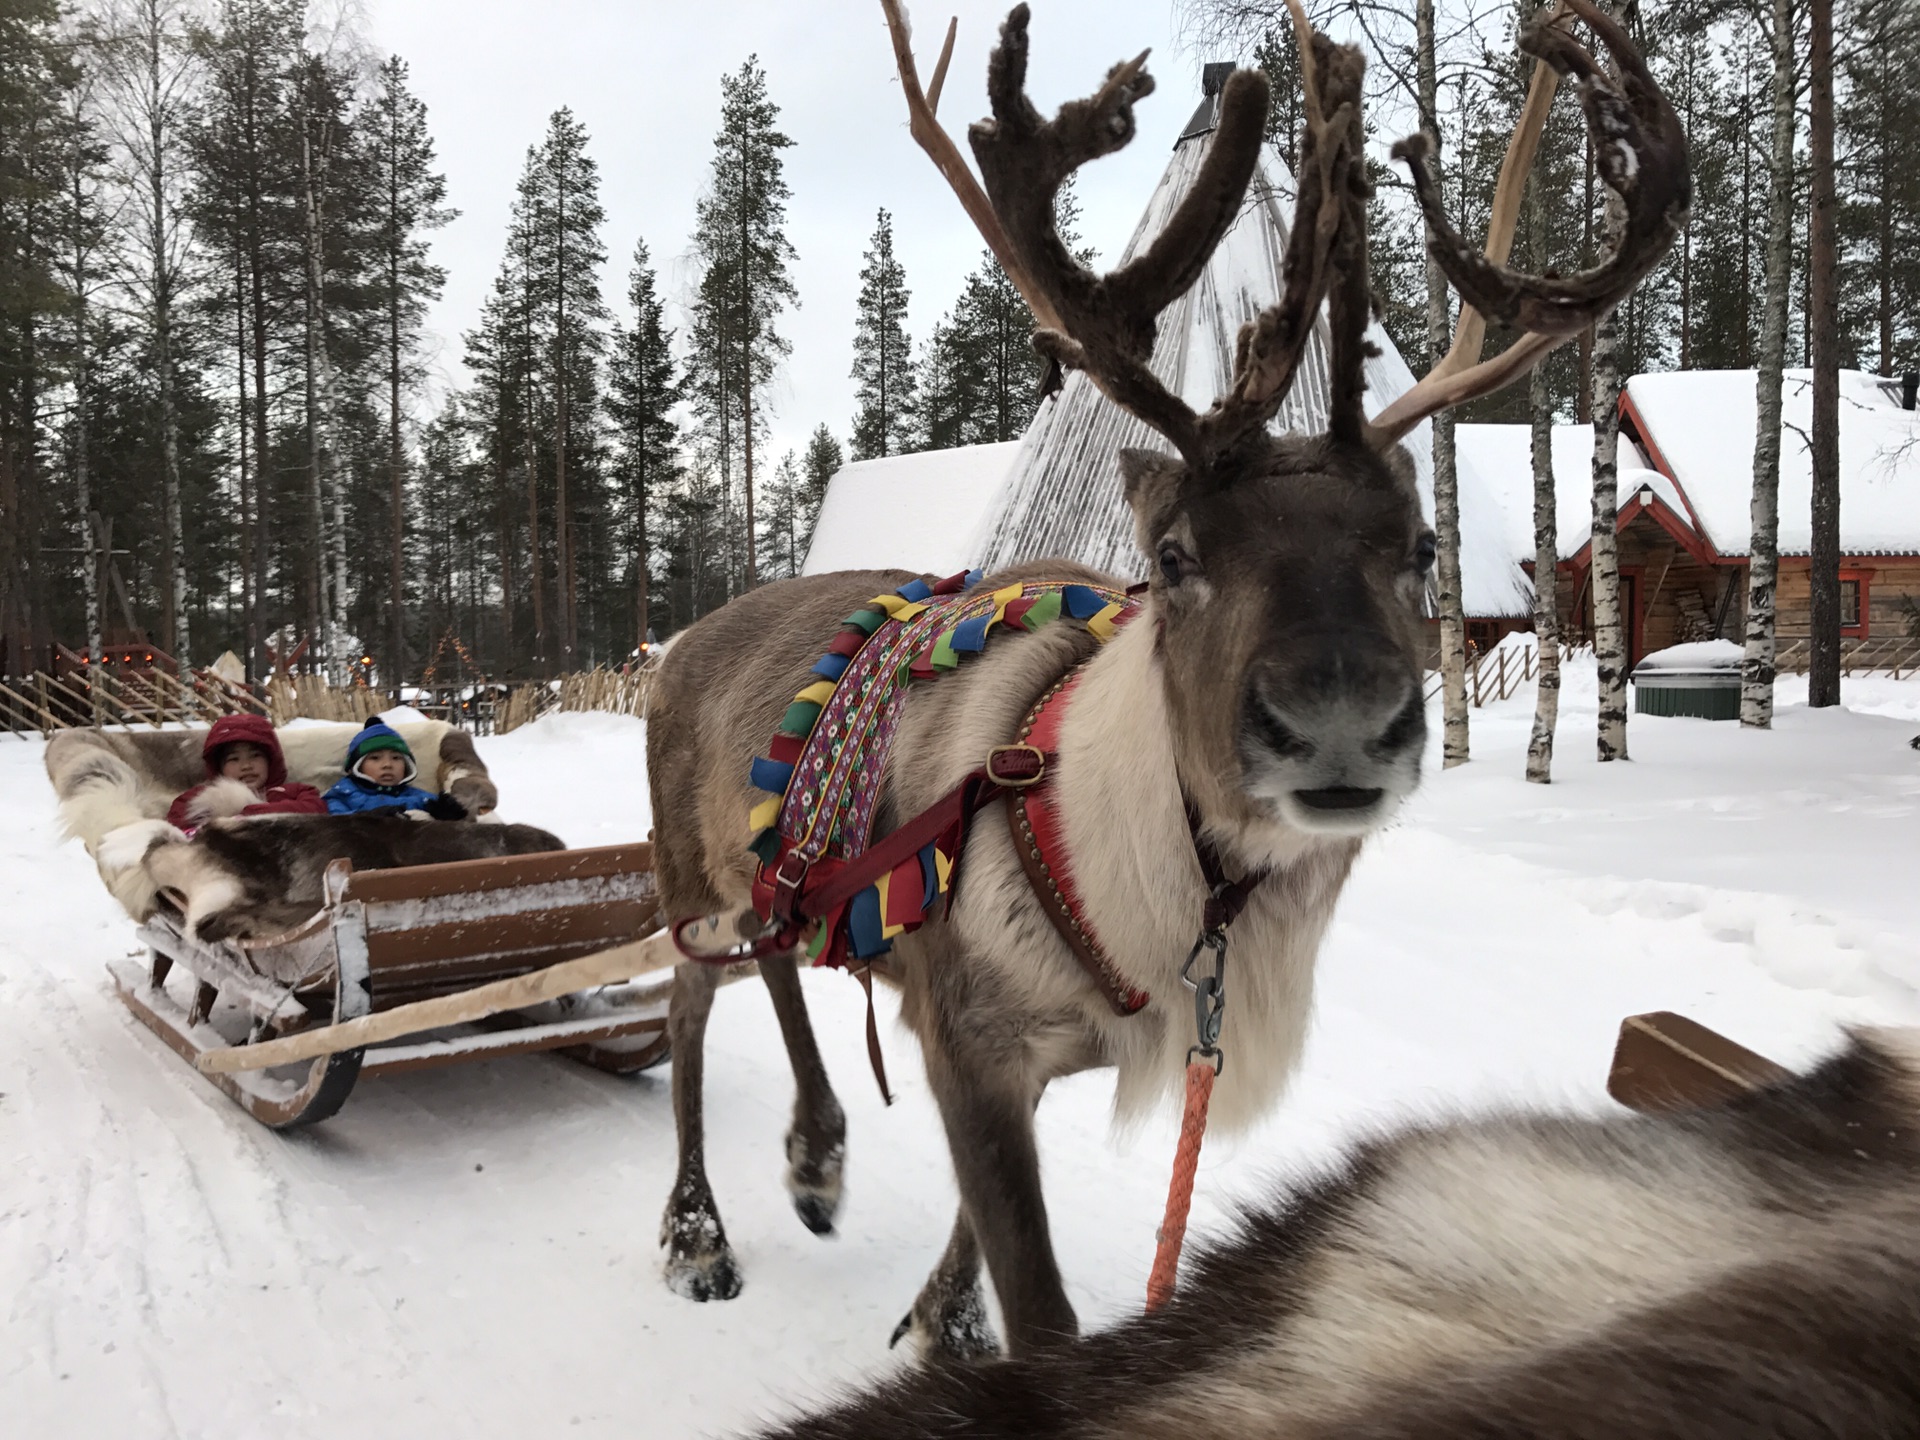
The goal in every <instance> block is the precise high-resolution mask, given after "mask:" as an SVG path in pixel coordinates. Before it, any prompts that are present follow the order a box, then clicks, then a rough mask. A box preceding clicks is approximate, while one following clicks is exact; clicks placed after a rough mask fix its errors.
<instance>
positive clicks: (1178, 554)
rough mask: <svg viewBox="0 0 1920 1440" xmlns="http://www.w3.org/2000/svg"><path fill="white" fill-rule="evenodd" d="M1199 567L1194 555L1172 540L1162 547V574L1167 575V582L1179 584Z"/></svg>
mask: <svg viewBox="0 0 1920 1440" xmlns="http://www.w3.org/2000/svg"><path fill="white" fill-rule="evenodd" d="M1199 568H1200V567H1199V566H1198V565H1197V564H1195V563H1194V559H1193V557H1192V556H1191V555H1189V554H1187V552H1186V551H1184V550H1182V549H1181V548H1180V547H1179V546H1178V545H1175V544H1174V543H1173V542H1172V541H1168V542H1167V543H1166V544H1164V545H1162V546H1161V547H1160V574H1161V575H1162V576H1163V577H1165V579H1166V582H1167V584H1169V585H1178V584H1179V583H1180V582H1181V581H1182V580H1183V579H1185V578H1186V577H1187V575H1188V574H1189V573H1191V572H1192V571H1195V570H1198V569H1199Z"/></svg>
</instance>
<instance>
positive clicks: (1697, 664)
mask: <svg viewBox="0 0 1920 1440" xmlns="http://www.w3.org/2000/svg"><path fill="white" fill-rule="evenodd" d="M1740 659H1741V651H1740V647H1739V646H1738V645H1735V644H1734V643H1733V642H1732V641H1731V640H1702V641H1696V642H1694V643H1692V644H1689V645H1675V646H1672V647H1671V648H1669V649H1666V650H1656V651H1654V653H1653V654H1651V655H1649V656H1647V657H1646V658H1645V659H1644V660H1642V661H1641V662H1640V663H1639V664H1638V665H1636V666H1634V667H1633V708H1634V713H1636V714H1639V715H1691V716H1695V717H1697V718H1699V719H1701V720H1738V719H1739V718H1740Z"/></svg>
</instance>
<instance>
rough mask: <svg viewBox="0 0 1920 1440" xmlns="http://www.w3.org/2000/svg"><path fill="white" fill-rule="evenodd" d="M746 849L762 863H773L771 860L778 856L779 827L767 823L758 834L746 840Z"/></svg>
mask: <svg viewBox="0 0 1920 1440" xmlns="http://www.w3.org/2000/svg"><path fill="white" fill-rule="evenodd" d="M747 849H749V850H751V851H752V852H753V853H754V854H755V855H756V856H758V857H759V860H760V863H761V864H762V865H771V864H773V862H774V861H775V860H777V859H778V858H779V857H780V830H779V827H778V826H775V825H769V826H768V827H767V828H766V829H764V830H762V831H761V832H760V833H759V834H758V835H756V836H754V837H753V839H752V840H750V841H749V842H747Z"/></svg>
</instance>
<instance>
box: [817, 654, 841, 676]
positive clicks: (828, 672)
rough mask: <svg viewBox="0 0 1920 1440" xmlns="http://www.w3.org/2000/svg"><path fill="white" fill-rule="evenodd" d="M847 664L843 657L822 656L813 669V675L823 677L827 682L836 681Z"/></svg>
mask: <svg viewBox="0 0 1920 1440" xmlns="http://www.w3.org/2000/svg"><path fill="white" fill-rule="evenodd" d="M848 663H849V657H847V656H845V655H822V656H821V657H820V660H819V663H817V664H816V665H815V666H814V667H813V673H814V674H816V675H824V676H826V678H827V679H829V680H838V679H839V678H840V675H841V672H843V671H844V670H845V669H846V668H847V665H848Z"/></svg>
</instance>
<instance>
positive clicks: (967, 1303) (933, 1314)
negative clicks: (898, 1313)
mask: <svg viewBox="0 0 1920 1440" xmlns="http://www.w3.org/2000/svg"><path fill="white" fill-rule="evenodd" d="M909 1338H911V1339H912V1340H913V1342H914V1348H915V1349H917V1350H918V1351H919V1352H920V1357H921V1359H923V1360H927V1361H942V1362H952V1361H959V1362H960V1363H962V1364H970V1363H972V1362H973V1361H976V1360H985V1359H988V1358H989V1357H991V1356H994V1355H998V1354H999V1353H1000V1341H999V1338H998V1337H997V1336H995V1335H994V1333H993V1322H992V1321H990V1320H989V1319H988V1318H987V1297H986V1296H985V1295H984V1294H983V1293H981V1290H980V1287H979V1285H978V1284H975V1285H973V1286H971V1287H970V1288H968V1289H967V1290H966V1291H965V1292H963V1293H961V1294H957V1295H955V1294H947V1295H943V1296H942V1297H941V1298H940V1301H939V1302H938V1303H937V1307H936V1306H934V1305H929V1304H928V1302H927V1297H926V1296H925V1295H922V1296H921V1297H920V1299H918V1300H916V1301H914V1303H913V1308H912V1309H911V1310H909V1311H907V1313H906V1314H905V1315H904V1316H903V1317H902V1318H901V1320H900V1323H899V1324H898V1325H896V1326H894V1327H893V1335H892V1337H891V1338H890V1339H889V1340H888V1341H887V1348H888V1349H889V1350H891V1349H893V1348H894V1347H896V1346H897V1345H899V1343H900V1342H901V1341H902V1340H906V1339H909Z"/></svg>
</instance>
